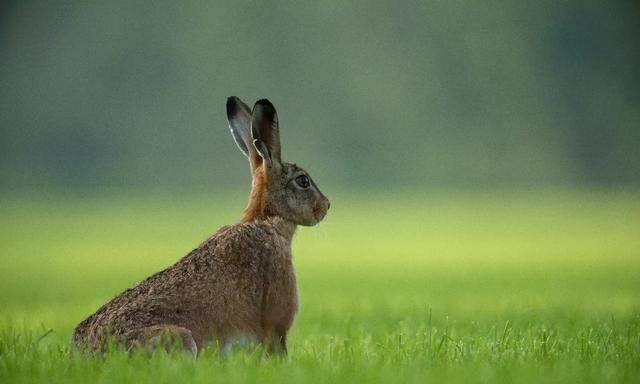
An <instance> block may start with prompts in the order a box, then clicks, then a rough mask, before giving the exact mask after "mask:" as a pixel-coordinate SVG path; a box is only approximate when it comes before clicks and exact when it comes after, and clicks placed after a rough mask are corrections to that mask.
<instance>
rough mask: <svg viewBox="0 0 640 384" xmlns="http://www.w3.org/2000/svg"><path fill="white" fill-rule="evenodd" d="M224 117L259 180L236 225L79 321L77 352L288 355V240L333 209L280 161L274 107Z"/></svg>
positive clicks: (236, 106) (237, 103)
mask: <svg viewBox="0 0 640 384" xmlns="http://www.w3.org/2000/svg"><path fill="white" fill-rule="evenodd" d="M227 117H228V119H229V128H230V129H231V134H232V135H233V138H234V140H235V141H236V144H237V145H238V147H239V148H240V150H241V151H242V153H244V154H245V156H247V158H248V159H249V164H250V168H251V175H252V177H253V181H252V188H251V195H250V198H249V204H248V205H247V208H246V209H245V211H244V213H243V215H242V218H241V220H240V222H239V223H238V224H235V225H230V226H226V227H223V228H221V229H220V230H218V232H216V233H215V234H214V235H212V236H211V237H210V238H209V239H207V240H206V241H205V242H204V243H202V244H201V245H200V246H199V247H198V248H196V249H194V250H193V251H191V253H189V254H188V255H186V256H185V257H183V258H182V259H180V260H179V261H178V262H177V263H175V264H174V265H172V266H170V267H169V268H167V269H165V270H163V271H161V272H158V273H156V274H154V275H152V276H151V277H149V278H147V279H146V280H144V281H143V282H142V283H140V284H139V285H138V286H136V287H134V288H131V289H127V290H126V291H124V292H122V293H121V294H120V295H118V296H117V297H115V298H114V299H113V300H111V301H110V302H108V303H107V304H105V305H103V306H102V307H101V308H100V309H98V310H97V311H96V312H95V313H94V314H93V315H91V316H89V317H88V318H87V319H85V320H84V321H82V322H81V323H80V324H79V325H78V326H77V327H76V329H75V332H74V335H73V341H74V343H75V344H76V345H77V346H78V347H81V348H88V349H91V350H97V351H99V350H103V349H104V348H105V346H106V342H107V340H108V338H112V339H113V340H115V341H116V342H121V343H124V344H125V345H126V346H127V347H128V348H129V347H132V346H135V345H140V346H145V347H148V348H155V347H156V346H158V344H165V343H179V344H181V345H183V346H184V347H185V348H186V349H187V350H190V351H191V352H193V353H194V354H197V353H198V351H199V350H200V349H202V347H203V346H205V345H207V344H208V343H211V342H216V341H217V342H218V343H219V344H220V345H221V346H223V347H225V346H228V345H229V344H230V343H231V342H232V341H233V340H235V339H236V338H248V339H251V340H255V341H258V342H261V343H263V344H264V345H265V347H266V348H267V350H269V351H274V352H284V353H286V351H287V332H288V331H289V328H290V327H291V324H292V323H293V319H294V316H295V314H296V311H297V308H298V298H297V289H296V279H295V274H294V271H293V265H292V264H291V240H292V238H293V234H294V232H295V229H296V226H297V225H306V226H310V225H315V224H317V223H318V222H320V221H321V220H322V219H323V218H324V216H325V215H326V213H327V210H328V209H329V200H327V198H326V197H325V196H324V195H323V194H322V193H321V192H320V190H319V189H318V188H317V186H316V185H315V183H314V182H313V181H312V180H311V178H310V177H309V175H308V173H307V172H305V171H304V170H303V169H302V168H300V167H298V166H296V165H295V164H290V163H285V162H282V161H281V159H280V133H279V128H278V116H277V114H276V110H275V108H274V107H273V105H272V104H271V103H270V102H269V101H268V100H266V99H263V100H259V101H258V102H256V104H255V105H254V107H253V110H251V109H249V107H248V106H247V105H246V104H244V103H243V102H242V101H241V100H240V99H239V98H237V97H230V98H229V99H228V100H227Z"/></svg>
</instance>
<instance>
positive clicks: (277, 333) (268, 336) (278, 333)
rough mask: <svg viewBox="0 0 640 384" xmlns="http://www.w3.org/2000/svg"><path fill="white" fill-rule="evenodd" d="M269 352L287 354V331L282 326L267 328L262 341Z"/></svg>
mask: <svg viewBox="0 0 640 384" xmlns="http://www.w3.org/2000/svg"><path fill="white" fill-rule="evenodd" d="M262 343H263V344H264V346H265V347H266V349H267V352H268V353H269V354H274V355H286V354H287V331H286V330H285V329H282V328H280V327H275V328H273V329H270V330H267V331H266V333H265V337H264V339H263V341H262Z"/></svg>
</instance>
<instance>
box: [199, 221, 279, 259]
mask: <svg viewBox="0 0 640 384" xmlns="http://www.w3.org/2000/svg"><path fill="white" fill-rule="evenodd" d="M287 246H288V241H287V239H286V238H285V237H284V236H283V235H282V234H281V232H280V231H279V230H278V228H276V227H274V225H272V224H271V223H269V222H267V221H255V222H250V223H239V224H234V225H228V226H225V227H222V228H220V230H218V231H217V232H216V233H215V234H213V235H212V236H211V237H210V238H209V239H207V240H206V241H205V242H204V243H202V244H201V245H200V247H198V249H196V250H194V251H193V252H192V254H190V255H187V258H212V259H214V260H220V261H225V262H229V261H233V260H244V259H247V258H250V259H255V258H256V257H259V256H268V255H269V254H272V253H274V252H275V253H279V252H281V251H282V249H283V248H287Z"/></svg>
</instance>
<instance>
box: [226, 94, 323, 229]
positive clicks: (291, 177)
mask: <svg viewBox="0 0 640 384" xmlns="http://www.w3.org/2000/svg"><path fill="white" fill-rule="evenodd" d="M227 118H228V119H229V128H230V129H231V134H232V135H233V138H234V140H235V142H236V144H238V147H239V148H240V150H241V151H242V153H244V155H245V156H247V158H249V164H250V166H251V174H252V176H253V184H252V188H251V197H250V198H249V205H248V206H247V209H246V210H245V213H244V216H243V218H242V221H244V222H247V221H252V220H255V219H264V218H266V217H269V216H279V217H281V218H283V219H285V220H288V221H290V222H292V223H295V224H299V225H315V224H317V223H319V222H320V221H321V220H322V219H323V218H324V216H325V215H326V214H327V210H328V209H329V200H328V199H327V198H326V197H325V196H324V195H323V194H322V193H321V192H320V190H319V189H318V187H317V186H316V184H315V183H314V182H313V180H312V179H311V176H309V174H308V173H307V172H306V171H305V170H304V169H302V168H300V167H298V166H297V165H295V164H291V163H285V162H283V161H282V160H281V159H280V131H279V129H278V115H277V113H276V109H275V108H274V106H273V104H271V102H269V100H266V99H262V100H258V101H257V102H256V104H255V105H254V107H253V110H251V109H249V107H248V106H247V105H246V104H245V103H243V102H242V101H241V100H240V99H239V98H237V97H235V96H233V97H230V98H229V99H227Z"/></svg>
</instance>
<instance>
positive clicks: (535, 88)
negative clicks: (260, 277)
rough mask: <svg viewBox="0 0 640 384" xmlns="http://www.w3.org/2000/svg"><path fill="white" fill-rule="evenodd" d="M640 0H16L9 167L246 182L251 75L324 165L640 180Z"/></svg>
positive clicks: (537, 181) (1, 95) (3, 50)
mask: <svg viewBox="0 0 640 384" xmlns="http://www.w3.org/2000/svg"><path fill="white" fill-rule="evenodd" d="M635 4H636V3H635V2H633V1H628V2H624V1H616V2H610V1H577V0H576V1H562V2H557V1H542V2H527V3H525V2H462V1H437V2H435V1H434V2H431V1H407V2H404V1H348V2H344V1H329V2H325V1H319V2H306V1H293V0H282V1H275V2H256V1H237V0H236V1H233V2H219V1H214V2H202V3H197V4H196V3H191V2H176V1H173V2H132V1H120V0H118V1H104V2H49V1H35V2H34V1H15V2H3V5H2V6H1V7H2V8H0V9H1V11H0V12H1V13H0V89H1V91H0V124H1V126H0V128H1V131H0V180H1V182H2V187H4V188H12V187H16V188H20V187H35V186H37V187H46V186H57V187H59V186H71V187H74V186H79V187H86V186H103V185H104V186H140V185H142V186H149V185H160V186H175V185H180V186H184V187H192V186H193V187H201V186H205V187H207V186H214V185H227V184H238V183H246V182H247V180H248V175H247V172H246V164H244V161H245V160H244V159H243V158H242V156H241V154H240V152H239V151H237V149H236V148H235V145H234V144H233V141H232V139H231V136H230V135H229V133H228V131H227V127H226V119H225V109H224V103H225V98H226V97H227V96H230V95H238V96H240V97H242V98H244V99H245V100H247V101H249V102H251V103H253V101H255V100H256V99H257V98H261V97H268V98H270V99H271V100H272V101H273V102H274V103H275V105H276V107H277V108H278V110H279V113H280V121H281V131H282V135H283V137H282V142H283V149H284V158H285V159H291V160H293V161H296V162H298V163H300V164H302V165H304V166H305V167H307V168H308V169H309V170H310V171H311V172H312V174H313V175H314V176H315V177H316V179H318V180H319V181H321V182H323V183H324V184H326V183H332V184H333V185H341V186H344V187H345V188H348V187H357V188H360V187H362V186H376V185H377V186H380V187H386V186H395V187H411V186H425V185H445V186H446V185H462V186H474V185H550V184H569V185H630V184H637V183H638V182H639V181H640V150H639V149H638V148H639V145H640V70H639V68H640V39H639V38H638V37H639V36H640V23H639V22H638V16H639V15H640V12H639V8H638V6H637V5H635ZM243 167H244V168H243Z"/></svg>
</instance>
